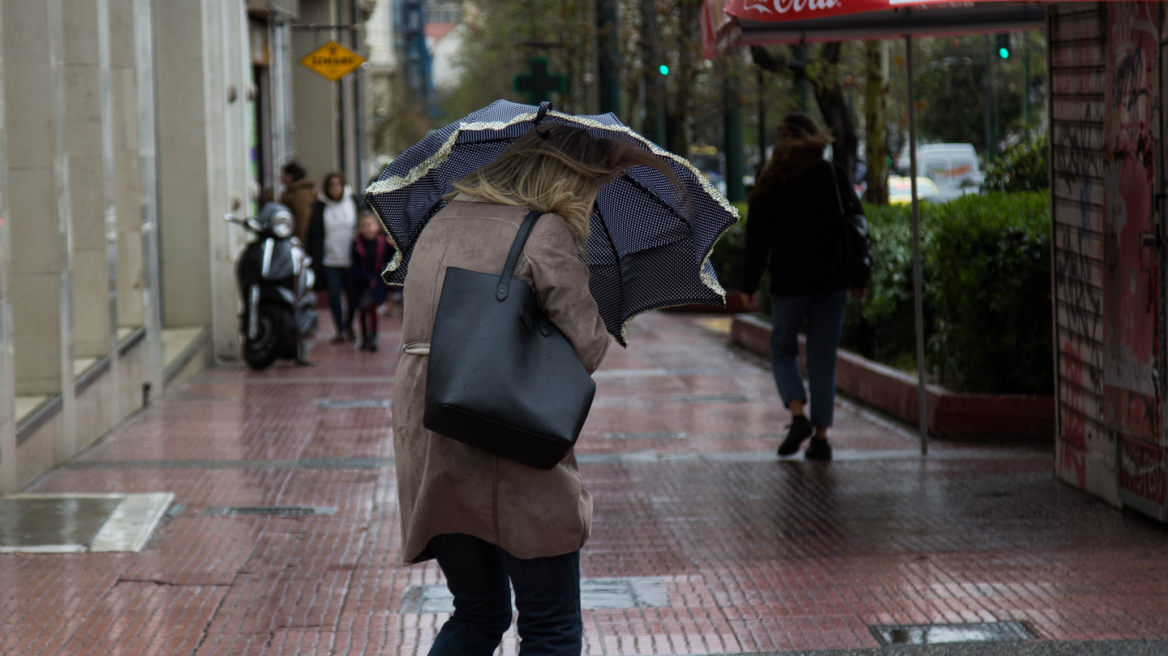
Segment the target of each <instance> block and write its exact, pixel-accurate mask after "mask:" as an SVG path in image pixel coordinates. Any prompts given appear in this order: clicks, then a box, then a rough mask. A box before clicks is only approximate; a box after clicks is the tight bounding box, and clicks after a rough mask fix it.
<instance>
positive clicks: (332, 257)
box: [308, 173, 357, 343]
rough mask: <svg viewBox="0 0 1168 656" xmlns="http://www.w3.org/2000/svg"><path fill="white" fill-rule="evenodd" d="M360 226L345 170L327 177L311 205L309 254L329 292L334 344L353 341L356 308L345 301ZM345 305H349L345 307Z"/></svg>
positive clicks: (322, 283) (317, 278)
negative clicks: (357, 227)
mask: <svg viewBox="0 0 1168 656" xmlns="http://www.w3.org/2000/svg"><path fill="white" fill-rule="evenodd" d="M356 225H357V203H356V202H354V201H353V190H352V189H350V188H349V186H348V185H346V184H345V176H344V174H342V173H329V174H328V175H326V176H324V183H323V184H321V192H320V193H319V194H317V195H316V202H315V203H314V204H313V206H312V220H311V221H310V222H309V224H308V254H309V255H310V256H312V267H313V269H314V270H315V272H316V280H317V285H318V286H320V285H323V287H324V289H326V290H327V291H328V298H329V309H330V310H331V311H332V315H333V325H334V326H336V328H337V335H336V337H334V338H333V343H340V342H345V341H349V342H353V341H356V338H355V337H353V329H352V325H353V308H352V304H346V303H345V300H347V299H345V296H346V291H347V285H346V284H345V280H346V278H347V277H348V269H349V264H350V263H351V261H350V254H351V252H352V251H351V249H352V242H353V231H354V229H355V228H356ZM346 305H348V306H349V307H347V308H346Z"/></svg>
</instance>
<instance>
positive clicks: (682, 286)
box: [365, 100, 738, 346]
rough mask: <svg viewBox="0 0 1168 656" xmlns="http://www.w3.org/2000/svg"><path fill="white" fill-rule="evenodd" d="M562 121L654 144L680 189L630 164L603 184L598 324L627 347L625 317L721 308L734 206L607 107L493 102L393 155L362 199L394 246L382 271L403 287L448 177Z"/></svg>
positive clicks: (596, 220) (593, 254)
mask: <svg viewBox="0 0 1168 656" xmlns="http://www.w3.org/2000/svg"><path fill="white" fill-rule="evenodd" d="M541 121H544V122H551V123H562V124H565V125H572V126H577V127H580V128H583V129H585V130H587V131H588V132H589V133H590V134H591V135H593V136H595V137H598V138H610V139H623V140H629V141H632V142H633V143H635V144H637V145H638V146H640V147H642V148H644V149H645V150H647V151H650V152H652V153H653V154H655V155H657V156H658V157H660V158H661V160H662V161H663V162H664V163H665V164H666V165H667V166H668V167H669V168H670V170H671V171H672V172H673V173H674V174H675V175H676V176H677V178H678V179H679V180H680V181H681V183H682V185H683V187H684V188H685V191H686V197H680V196H679V195H678V193H677V190H676V189H675V188H674V187H673V185H671V184H670V183H669V181H668V180H667V179H666V178H665V176H663V175H662V174H661V173H659V172H658V171H656V170H654V169H650V168H647V167H632V168H630V169H628V170H627V171H625V174H624V175H622V176H620V177H618V178H616V179H614V180H612V181H610V182H609V183H608V184H606V185H605V186H604V188H603V189H602V190H601V192H600V195H599V197H598V198H597V202H596V209H595V210H594V211H593V213H592V218H591V223H590V232H589V236H588V242H587V244H586V245H585V250H586V257H585V262H586V263H587V264H588V268H589V270H590V277H589V288H590V289H591V291H592V296H593V298H595V299H596V304H597V306H598V307H599V309H600V316H601V318H603V319H604V324H605V327H607V328H608V331H609V332H610V333H612V334H613V335H614V336H615V337H616V338H617V339H618V340H619V341H620V343H621V344H622V345H626V346H627V345H628V333H627V328H626V324H627V323H628V321H629V320H630V319H632V318H633V317H635V316H636V315H638V314H641V313H643V312H648V311H649V310H655V309H658V308H662V307H669V306H672V305H683V304H688V303H705V304H709V305H716V306H724V305H725V291H724V290H723V289H722V286H721V285H720V284H718V278H717V276H716V275H715V273H714V268H713V266H711V264H710V253H711V252H712V251H713V248H714V243H715V242H717V240H718V238H719V237H721V236H722V233H724V232H725V231H726V230H728V229H729V228H730V227H731V226H733V225H734V223H735V222H736V221H737V220H738V211H737V210H736V209H735V208H734V206H732V205H731V204H730V203H729V202H728V201H727V200H726V198H725V197H724V196H723V195H722V194H721V193H719V192H718V190H717V189H715V188H714V187H713V186H712V185H711V184H710V181H709V180H708V179H706V177H705V176H704V175H702V174H701V173H699V172H698V171H697V169H695V168H694V167H693V166H692V165H691V164H690V163H689V162H688V161H687V160H686V159H684V158H682V157H679V156H677V155H674V154H672V153H670V152H668V151H665V150H663V149H661V148H659V147H657V146H656V145H654V144H653V143H651V142H649V141H648V140H646V139H645V138H643V137H641V136H640V135H638V134H636V133H635V132H633V131H632V130H630V129H629V128H628V127H626V126H624V125H622V124H621V122H620V121H618V120H617V119H616V117H615V116H613V115H612V114H603V115H597V116H573V115H570V114H563V113H561V112H556V111H552V110H551V105H550V103H543V104H541V105H540V106H539V107H535V106H532V105H521V104H517V103H512V102H507V101H505V100H499V101H496V102H494V103H492V104H491V105H489V106H487V107H485V108H483V109H480V110H479V111H477V112H474V113H472V114H470V115H469V116H467V117H466V118H464V119H462V120H460V121H456V122H454V123H451V124H450V125H447V126H446V127H444V128H442V129H440V130H436V131H435V132H433V133H431V134H430V135H429V136H427V137H426V138H425V139H423V140H422V141H420V142H418V143H417V144H415V145H414V146H412V147H411V148H410V149H409V150H407V151H406V152H405V153H403V154H402V155H401V156H400V157H398V158H397V159H395V160H394V161H393V162H392V163H390V165H389V166H387V167H386V169H385V171H383V172H382V174H381V176H380V177H379V178H378V180H377V182H375V183H373V184H372V185H370V186H369V188H368V189H367V190H366V192H365V197H366V199H367V200H368V201H369V204H370V205H371V206H372V207H373V209H374V210H375V211H376V212H377V214H378V216H379V217H381V221H382V223H384V224H385V227H386V229H388V230H389V232H390V234H391V235H392V236H393V239H394V241H395V243H396V244H397V246H398V252H397V255H395V256H394V259H393V261H392V262H390V264H389V266H388V267H387V268H386V270H385V273H384V274H383V275H382V277H383V278H384V279H385V281H386V282H387V283H389V284H391V285H401V284H403V283H404V282H405V279H406V276H407V275H408V274H409V261H410V256H411V255H412V253H413V249H414V245H415V244H416V243H417V240H418V237H419V235H420V234H421V233H422V229H423V228H425V227H426V223H427V222H428V221H429V220H430V218H431V217H432V216H434V215H435V214H437V213H438V211H439V210H441V209H442V207H444V206H445V202H446V201H445V200H444V197H445V196H446V195H447V194H449V193H450V192H451V191H453V189H454V187H453V185H454V183H455V182H456V181H458V180H461V179H462V178H464V177H466V176H467V175H469V174H470V173H471V172H473V171H475V170H477V169H479V168H481V167H483V166H486V165H487V164H490V163H491V162H493V161H495V160H496V159H497V158H498V157H499V156H500V155H501V154H502V153H503V151H505V150H506V149H507V148H508V147H509V146H510V145H511V144H512V143H514V142H515V141H516V140H517V139H518V138H519V137H521V136H523V135H524V134H526V133H527V132H528V131H529V130H531V129H532V128H533V127H534V126H535V125H537V124H538V123H539V122H541Z"/></svg>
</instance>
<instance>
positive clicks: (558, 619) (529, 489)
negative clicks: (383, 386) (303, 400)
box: [367, 102, 735, 656]
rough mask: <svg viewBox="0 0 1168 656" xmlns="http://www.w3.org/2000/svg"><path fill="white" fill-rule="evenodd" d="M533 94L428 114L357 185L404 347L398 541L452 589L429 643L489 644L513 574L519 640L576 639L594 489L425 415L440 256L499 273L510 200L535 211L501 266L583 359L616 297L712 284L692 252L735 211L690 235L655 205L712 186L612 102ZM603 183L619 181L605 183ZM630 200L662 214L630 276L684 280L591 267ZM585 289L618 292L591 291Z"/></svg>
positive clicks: (662, 295)
mask: <svg viewBox="0 0 1168 656" xmlns="http://www.w3.org/2000/svg"><path fill="white" fill-rule="evenodd" d="M532 109H534V108H530V107H527V106H523V105H515V104H513V103H503V102H500V103H496V104H495V105H492V106H491V107H489V108H487V109H485V110H480V112H477V113H476V114H477V116H476V115H472V116H470V117H468V118H467V119H464V120H463V121H460V122H459V123H456V124H453V125H452V126H448V127H447V128H445V129H443V130H442V131H438V132H437V133H436V135H431V137H429V138H428V139H427V140H426V141H423V142H422V143H420V144H418V145H417V146H415V147H414V148H411V149H410V151H407V152H406V153H405V154H403V155H402V156H401V157H400V158H399V160H400V161H395V162H394V163H393V164H391V166H390V167H389V168H388V169H387V170H386V172H384V173H383V174H382V176H381V180H379V181H378V182H377V183H374V184H373V185H372V186H371V187H370V188H369V190H368V192H367V197H368V198H369V200H370V203H371V205H372V206H373V207H374V209H375V210H376V211H377V212H378V214H379V216H380V217H381V218H382V220H383V222H385V224H386V226H387V228H388V229H389V230H390V232H391V234H392V235H393V237H394V241H395V242H396V243H397V244H398V246H399V249H400V250H399V253H398V256H396V257H395V258H394V260H393V261H392V262H391V263H390V265H389V267H388V270H387V271H386V273H385V276H384V277H385V278H386V280H387V281H388V282H391V283H398V284H401V283H402V282H404V288H405V289H404V307H405V309H404V315H403V323H402V341H403V343H404V344H405V347H404V348H403V352H404V355H403V356H402V358H401V360H400V361H399V364H398V369H397V372H396V375H395V382H394V391H393V408H394V413H393V429H394V459H395V466H396V469H397V479H398V495H399V499H400V504H401V508H402V518H401V521H402V559H403V560H404V561H405V562H406V563H410V564H412V563H418V562H422V561H425V560H428V559H431V558H435V559H437V560H438V564H439V566H440V567H441V568H442V571H443V573H444V574H445V576H446V579H447V585H448V587H449V588H450V591H451V593H452V594H453V595H454V608H455V610H454V613H453V615H452V616H451V618H450V619H449V620H448V621H447V622H446V624H445V625H443V627H442V629H441V631H440V632H439V634H438V636H437V637H436V638H435V641H434V645H433V647H432V649H431V651H430V654H431V655H432V656H435V655H441V654H458V655H470V656H473V655H476V654H482V655H484V656H486V655H488V654H492V653H494V651H495V650H496V649H497V647H498V646H499V643H500V641H501V639H502V636H503V634H504V632H505V631H506V630H507V629H508V627H509V626H510V624H511V617H512V610H511V593H510V589H511V587H512V586H513V587H514V592H515V603H516V607H517V609H518V611H519V620H518V632H519V636H520V638H521V640H522V652H521V653H525V654H527V653H530V654H536V653H538V654H572V655H578V654H580V652H581V649H582V645H583V623H582V617H581V609H580V549H581V547H583V545H584V543H585V542H586V541H587V539H588V536H589V534H590V532H591V524H592V497H591V495H590V494H589V492H588V491H587V490H586V489H585V487H584V485H583V482H582V480H581V477H580V472H579V468H578V466H577V463H576V458H575V455H574V454H573V452H572V451H570V450H569V451H568V453H567V455H566V456H565V457H564V458H563V460H561V461H560V462H559V463H558V464H556V465H555V466H553V467H552V468H551V469H539V468H536V467H531V466H528V465H524V464H521V463H519V462H517V461H514V460H509V459H507V458H504V457H501V456H497V455H493V454H492V453H489V452H488V451H485V450H482V449H479V448H476V447H474V446H470V445H468V444H466V443H464V442H460V441H456V440H454V439H450V438H448V437H445V436H443V435H440V434H437V433H434V432H432V431H429V430H427V429H426V428H425V426H424V417H423V414H424V409H425V397H426V384H427V369H428V361H429V360H430V340H431V336H432V334H433V333H434V321H435V314H436V311H437V305H438V302H439V298H440V297H441V295H442V291H443V283H444V281H445V280H447V270H448V269H449V268H450V267H456V268H461V269H466V270H470V271H477V272H483V273H490V274H492V275H499V273H500V272H501V271H502V270H503V268H504V267H503V263H504V260H507V259H508V253H509V251H510V250H511V248H512V243H513V242H515V241H516V236H517V234H519V231H520V226H521V224H526V222H525V216H526V215H527V214H528V213H529V212H530V211H535V212H546V214H544V215H543V216H542V217H541V218H540V219H539V220H538V221H537V222H535V224H534V228H531V232H530V235H529V236H528V237H527V239H526V243H525V245H524V246H523V247H522V248H523V250H522V251H521V254H520V256H519V258H518V260H517V262H518V264H517V265H516V266H515V269H514V277H515V278H516V279H518V280H521V281H523V282H524V283H526V284H527V285H529V286H530V287H531V288H532V289H533V290H534V292H535V295H536V297H537V298H538V303H539V307H540V310H541V311H542V313H544V314H546V316H547V317H548V319H550V321H551V322H552V323H553V324H554V325H555V327H556V328H558V330H559V331H560V332H561V333H562V334H563V335H564V336H565V337H566V338H567V340H568V342H570V344H571V346H572V348H573V349H574V350H575V353H576V355H578V356H579V359H580V362H581V363H582V364H583V367H584V369H586V370H587V372H588V373H591V372H593V371H594V370H595V369H596V368H597V367H598V366H599V365H600V362H601V360H602V359H603V358H604V355H605V352H606V351H607V350H608V347H609V344H610V338H609V334H613V335H614V336H616V337H617V338H618V339H620V340H621V341H622V343H623V342H624V339H623V338H624V336H625V335H624V331H623V327H624V322H625V321H626V320H627V319H628V318H629V317H630V316H631V314H629V313H635V312H639V311H644V310H645V309H652V308H653V307H660V306H662V305H665V304H671V302H672V300H673V298H674V296H670V294H673V295H675V296H676V295H680V298H683V299H692V298H695V297H697V298H703V299H707V300H708V299H710V296H709V294H712V292H713V290H711V289H710V288H709V287H708V282H703V281H704V280H707V279H706V278H702V276H701V274H702V273H703V272H708V271H709V269H708V268H706V267H708V263H707V262H706V261H705V260H706V259H707V256H708V252H709V249H710V248H712V245H713V240H716V239H717V237H718V236H719V235H720V234H721V233H722V232H723V231H725V230H726V229H727V228H729V227H730V226H731V225H733V222H734V218H735V217H734V216H733V215H732V214H729V213H726V214H722V215H714V214H713V213H712V212H711V214H710V216H709V217H708V225H707V226H706V227H707V228H709V230H710V234H709V236H708V237H705V238H695V237H694V235H692V234H690V233H688V232H687V231H686V230H684V229H683V227H684V226H685V225H688V224H685V223H684V222H683V221H681V220H673V221H670V220H667V215H672V213H674V212H675V209H676V201H677V200H678V199H684V198H686V197H690V198H691V199H692V200H693V202H694V203H695V204H698V205H699V206H702V207H704V206H705V204H706V203H708V202H709V201H710V197H709V196H708V195H706V191H705V190H703V189H702V187H701V183H700V182H699V181H698V180H697V176H696V174H693V175H692V176H691V174H690V173H688V172H685V171H682V170H681V169H678V168H676V166H674V165H671V164H670V162H672V161H673V160H670V159H668V158H664V159H663V157H662V156H661V154H659V153H657V152H655V151H654V150H652V148H651V146H649V145H648V144H647V142H644V141H643V140H641V139H640V138H639V137H636V136H635V135H631V134H630V133H628V131H627V129H625V128H624V127H623V126H620V125H619V123H616V121H615V119H611V117H608V118H605V117H594V118H589V117H571V116H568V115H563V114H555V116H554V120H553V116H552V115H551V113H549V112H548V107H547V106H546V105H545V106H543V107H541V108H540V110H539V113H538V115H537V114H535V113H534V112H531V110H532ZM545 117H546V118H547V119H549V120H547V121H544V122H542V123H541V121H542V120H543V119H545ZM475 119H479V120H475ZM596 119H603V120H605V121H609V120H611V123H612V127H599V125H600V124H599V122H598V120H596ZM608 135H611V137H610V136H608ZM501 142H503V143H502V145H500V143H501ZM484 160H485V161H484ZM484 163H485V164H486V165H485V166H483V164H484ZM633 167H635V168H633ZM675 169H676V170H675ZM678 171H682V176H679V175H678ZM634 175H636V176H649V178H651V180H649V182H648V183H647V184H649V185H654V186H655V188H656V189H657V190H658V191H662V192H667V193H668V194H669V195H670V197H671V198H672V199H673V201H675V202H674V203H673V204H672V205H671V204H670V203H668V202H661V201H652V203H650V202H649V201H650V199H649V197H648V196H646V195H645V194H644V193H640V195H638V193H639V192H635V190H633V189H632V187H631V186H629V185H632V184H633V183H632V182H631V178H632V177H633V176H634ZM681 177H685V180H684V181H682V180H681V179H679V178H681ZM645 179H648V178H645ZM658 183H659V184H658ZM662 185H663V187H662ZM691 185H693V187H694V190H693V193H690V191H689V189H690V186H691ZM641 188H642V189H644V188H647V187H645V186H642V187H641ZM602 190H603V193H602ZM621 190H623V191H621ZM617 191H621V193H622V194H625V195H621V196H620V197H617V198H610V197H609V196H610V195H611V194H613V193H616V192H617ZM714 193H716V192H714ZM642 201H643V202H644V204H643V205H640V203H642ZM654 203H655V204H654ZM634 205H636V206H638V208H639V209H641V210H642V211H641V212H640V216H643V217H648V218H650V219H655V220H656V225H659V226H665V228H666V229H668V230H672V232H671V233H670V234H669V235H667V236H654V235H651V234H650V231H648V230H646V229H645V226H644V225H641V226H639V228H640V231H639V233H638V234H639V235H641V238H643V239H647V240H648V241H647V242H645V243H646V244H648V245H646V246H643V247H640V250H649V251H652V252H651V253H650V254H649V257H652V258H656V259H655V260H654V262H655V263H656V266H657V268H658V269H660V270H658V271H656V272H655V273H652V274H650V272H649V270H648V269H647V268H643V269H642V273H641V275H640V280H641V281H642V282H644V281H648V282H649V283H651V284H652V285H658V284H659V282H660V279H671V280H673V281H681V282H675V284H674V286H673V287H672V288H670V289H668V290H667V289H666V288H665V287H662V288H661V290H660V291H659V292H658V293H657V294H656V295H653V294H650V293H648V291H647V290H646V289H638V288H637V287H636V286H635V283H636V281H635V280H633V281H630V282H629V283H628V284H626V285H623V286H622V283H621V281H620V279H619V278H611V279H610V278H605V276H606V275H617V274H615V273H614V272H617V271H619V270H620V269H621V268H622V266H621V264H622V262H623V263H624V267H623V268H624V269H625V270H629V269H630V268H631V269H632V270H637V265H636V264H635V263H636V262H637V261H638V260H637V254H636V252H633V251H637V250H638V247H636V246H634V247H631V248H625V249H624V254H623V260H622V257H621V253H620V252H618V249H617V248H616V244H618V243H624V240H623V235H624V233H623V232H622V231H621V229H620V224H619V221H618V218H619V217H618V213H617V212H616V211H615V210H610V211H609V212H608V213H609V215H610V216H608V217H607V218H606V217H605V211H606V208H612V207H617V206H619V207H621V208H622V211H625V212H628V211H629V208H630V207H633V206H634ZM671 208H673V209H671ZM689 218H691V219H692V218H693V216H692V215H690V216H689ZM601 233H603V234H601ZM650 237H653V238H652V239H650ZM703 239H705V240H708V243H707V241H704V240H703ZM695 245H696V249H698V250H700V251H701V255H699V256H697V257H696V258H695V257H694V256H693V253H694V252H695ZM670 249H674V250H675V251H676V252H678V253H686V254H687V255H685V257H684V258H683V259H685V260H687V261H686V262H682V263H678V264H677V266H676V267H675V268H672V269H671V268H670V267H669V266H667V265H668V262H669V261H668V260H667V259H662V258H661V252H662V251H664V252H666V253H668V252H671V250H670ZM407 265H408V270H409V275H408V276H406V275H405V269H406V267H407ZM683 269H685V270H686V271H688V275H683V274H682V270H683ZM598 271H599V273H598ZM606 272H608V273H606ZM608 280H612V281H614V282H612V283H611V284H612V287H609V283H608ZM708 280H713V284H714V285H716V279H712V278H710V279H708ZM598 281H599V282H601V283H603V284H601V285H600V286H599V287H598V286H597V283H598ZM686 285H693V287H692V288H691V287H687V286H686ZM590 287H591V289H590ZM666 287H667V286H666ZM678 287H680V289H678ZM698 287H700V288H701V290H703V291H704V292H705V293H706V294H707V295H706V296H703V295H702V293H701V292H697V291H694V289H695V288H698ZM597 289H601V290H604V289H614V290H623V293H619V292H603V291H602V292H601V293H600V294H599V295H598V294H597ZM714 298H715V299H716V298H717V297H714ZM663 299H664V300H663ZM679 302H686V300H682V301H679ZM622 303H623V305H621V304H622ZM606 310H607V312H608V314H609V317H606V316H605V313H606ZM519 319H520V317H517V318H516V321H519Z"/></svg>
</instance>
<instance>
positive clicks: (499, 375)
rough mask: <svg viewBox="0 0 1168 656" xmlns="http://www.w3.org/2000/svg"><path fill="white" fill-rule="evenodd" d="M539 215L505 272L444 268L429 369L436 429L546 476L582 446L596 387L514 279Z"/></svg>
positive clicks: (431, 420)
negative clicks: (578, 442) (579, 441)
mask: <svg viewBox="0 0 1168 656" xmlns="http://www.w3.org/2000/svg"><path fill="white" fill-rule="evenodd" d="M540 216H541V213H540V212H534V211H533V212H530V213H529V214H528V215H527V217H526V218H524V219H523V224H522V225H520V226H519V234H517V235H515V241H514V243H512V244H511V253H510V254H509V255H508V256H507V264H506V265H505V266H504V267H503V273H502V275H498V276H496V275H493V274H489V273H478V272H475V271H467V270H466V269H457V268H454V267H451V268H448V269H447V270H446V280H445V282H444V283H443V284H442V295H441V297H440V298H439V299H438V311H437V313H436V315H435V318H434V331H433V335H432V337H431V339H430V361H429V363H428V365H427V369H426V407H425V412H424V415H423V419H422V424H423V425H424V426H425V427H426V428H427V429H429V430H431V431H434V432H435V433H439V434H441V435H445V436H446V437H449V438H451V439H454V440H458V441H459V442H463V443H466V444H469V445H471V446H474V447H478V448H480V449H483V450H485V451H489V452H491V453H493V454H495V455H499V456H503V457H505V458H510V459H511V460H515V461H517V462H520V463H523V464H525V465H530V466H532V467H538V468H540V469H551V468H553V467H555V466H556V464H557V463H559V462H560V461H561V460H563V458H564V456H565V455H567V453H568V450H569V449H571V448H572V446H573V445H575V444H576V439H577V438H579V436H580V429H581V428H582V427H583V426H584V420H585V419H587V418H588V411H589V410H590V409H591V407H592V397H593V395H594V394H595V393H596V383H595V382H593V380H592V377H591V376H589V375H588V372H587V371H586V370H585V369H584V365H583V363H581V362H580V357H579V356H578V355H576V349H575V348H573V347H572V344H571V342H569V341H568V339H567V338H566V337H564V335H563V333H561V332H560V331H559V329H558V328H556V326H555V324H553V323H552V322H551V321H550V320H549V319H548V318H547V315H546V314H544V313H543V311H542V310H540V308H539V302H538V297H537V296H536V294H535V291H534V290H533V289H532V288H531V287H530V286H529V285H528V284H527V283H525V282H523V281H522V280H513V279H512V278H511V275H512V274H513V273H514V271H515V266H516V263H517V262H518V261H519V254H520V253H521V252H522V251H523V245H524V244H525V243H526V242H527V238H528V236H529V235H531V229H532V228H533V227H535V222H536V221H537V220H538V219H539V217H540Z"/></svg>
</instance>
